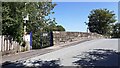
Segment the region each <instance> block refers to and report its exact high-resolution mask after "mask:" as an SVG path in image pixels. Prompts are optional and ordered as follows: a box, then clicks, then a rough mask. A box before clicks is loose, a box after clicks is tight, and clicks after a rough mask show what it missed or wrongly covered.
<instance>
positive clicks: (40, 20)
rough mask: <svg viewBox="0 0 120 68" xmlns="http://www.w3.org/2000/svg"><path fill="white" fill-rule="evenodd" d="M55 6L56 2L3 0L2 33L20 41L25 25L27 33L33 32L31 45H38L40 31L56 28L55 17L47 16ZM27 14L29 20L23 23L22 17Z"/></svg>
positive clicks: (21, 40)
mask: <svg viewBox="0 0 120 68" xmlns="http://www.w3.org/2000/svg"><path fill="white" fill-rule="evenodd" d="M55 6H56V4H55V3H52V2H3V3H2V10H3V13H2V34H3V35H7V36H12V37H13V39H14V40H15V41H17V42H19V43H21V42H23V38H22V37H23V35H24V29H23V27H24V26H25V25H26V27H27V28H26V32H27V34H29V33H30V32H32V34H33V35H32V36H33V40H32V41H33V47H34V48H37V47H39V46H40V33H41V32H45V31H47V32H49V31H54V30H56V28H57V23H56V21H55V18H54V19H51V18H50V17H49V15H50V14H54V12H53V11H52V10H53V9H54V7H55ZM27 15H28V17H29V20H28V21H27V22H26V23H24V21H23V19H24V18H25V17H26V16H27ZM48 17H49V18H48ZM57 30H58V28H57ZM60 30H61V28H60Z"/></svg>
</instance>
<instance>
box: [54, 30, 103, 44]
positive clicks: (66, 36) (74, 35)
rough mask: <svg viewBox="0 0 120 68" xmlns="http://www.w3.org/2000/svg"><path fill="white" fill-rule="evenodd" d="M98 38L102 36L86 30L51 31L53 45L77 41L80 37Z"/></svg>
mask: <svg viewBox="0 0 120 68" xmlns="http://www.w3.org/2000/svg"><path fill="white" fill-rule="evenodd" d="M88 38H90V39H96V38H97V39H98V38H104V36H102V35H100V34H96V33H86V32H65V31H53V43H54V45H58V44H62V43H66V42H72V41H77V40H81V39H88Z"/></svg>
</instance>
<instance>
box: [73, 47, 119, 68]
mask: <svg viewBox="0 0 120 68" xmlns="http://www.w3.org/2000/svg"><path fill="white" fill-rule="evenodd" d="M73 58H76V59H77V61H75V62H73V64H75V65H80V66H81V67H82V68H120V67H119V65H120V62H119V61H118V60H119V58H120V53H118V52H116V51H114V50H109V49H93V50H90V51H88V52H84V53H83V54H80V55H77V56H74V57H73Z"/></svg>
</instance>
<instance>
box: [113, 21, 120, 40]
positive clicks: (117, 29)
mask: <svg viewBox="0 0 120 68" xmlns="http://www.w3.org/2000/svg"><path fill="white" fill-rule="evenodd" d="M112 37H115V38H120V23H116V24H115V25H114V26H113V33H112Z"/></svg>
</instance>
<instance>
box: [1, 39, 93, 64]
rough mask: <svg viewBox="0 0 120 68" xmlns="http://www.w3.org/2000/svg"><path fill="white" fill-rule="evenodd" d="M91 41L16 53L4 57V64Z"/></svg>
mask: <svg viewBox="0 0 120 68" xmlns="http://www.w3.org/2000/svg"><path fill="white" fill-rule="evenodd" d="M89 40H91V39H80V40H77V41H73V42H66V43H64V44H60V45H55V46H51V47H47V48H43V49H37V50H30V51H26V52H21V53H16V54H9V55H4V56H2V63H4V62H6V61H19V60H26V59H29V58H32V57H36V56H40V55H43V54H46V53H49V52H53V51H56V50H59V49H62V48H65V47H69V46H73V45H76V44H79V43H81V42H85V41H89Z"/></svg>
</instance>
